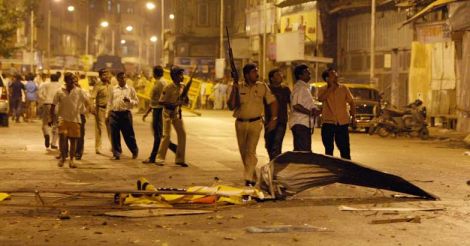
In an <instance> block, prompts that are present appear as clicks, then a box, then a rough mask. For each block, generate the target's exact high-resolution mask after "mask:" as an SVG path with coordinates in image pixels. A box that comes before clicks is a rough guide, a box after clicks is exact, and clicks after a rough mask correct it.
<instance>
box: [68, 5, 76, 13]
mask: <svg viewBox="0 0 470 246" xmlns="http://www.w3.org/2000/svg"><path fill="white" fill-rule="evenodd" d="M67 11H69V12H73V11H75V7H74V6H73V5H70V6H68V7H67Z"/></svg>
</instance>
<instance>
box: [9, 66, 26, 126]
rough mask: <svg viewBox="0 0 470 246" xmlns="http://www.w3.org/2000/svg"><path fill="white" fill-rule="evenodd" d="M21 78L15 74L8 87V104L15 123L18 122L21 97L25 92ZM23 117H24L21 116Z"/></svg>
mask: <svg viewBox="0 0 470 246" xmlns="http://www.w3.org/2000/svg"><path fill="white" fill-rule="evenodd" d="M21 80H22V78H21V75H20V74H15V76H14V80H13V82H12V83H11V84H10V85H9V88H10V90H9V91H10V104H11V109H12V114H13V119H14V120H15V122H16V123H19V122H20V116H21V114H22V112H21V111H22V104H23V102H22V98H23V93H24V92H25V86H24V84H23V83H22V82H21ZM23 119H24V118H23Z"/></svg>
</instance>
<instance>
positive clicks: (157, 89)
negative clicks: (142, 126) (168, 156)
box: [142, 65, 176, 164]
mask: <svg viewBox="0 0 470 246" xmlns="http://www.w3.org/2000/svg"><path fill="white" fill-rule="evenodd" d="M163 73H164V71H163V67H162V66H160V65H159V66H155V67H154V68H153V77H154V80H153V81H152V82H153V83H152V84H153V89H152V93H150V106H149V107H148V109H147V111H146V112H145V114H144V115H143V116H142V120H143V121H145V118H147V116H148V114H149V113H150V111H152V129H153V147H152V152H151V153H150V157H149V158H148V159H147V160H144V161H142V163H144V164H150V163H153V164H158V163H156V162H155V158H156V157H157V152H158V149H159V148H160V142H161V140H162V134H163V119H162V116H163V105H161V104H160V103H159V101H160V97H161V95H162V92H163V88H165V86H166V85H167V82H166V81H165V79H164V78H163ZM169 148H170V150H171V151H173V152H174V153H176V145H175V144H173V143H172V142H170V143H169Z"/></svg>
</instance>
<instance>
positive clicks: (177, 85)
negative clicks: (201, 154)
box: [157, 66, 188, 167]
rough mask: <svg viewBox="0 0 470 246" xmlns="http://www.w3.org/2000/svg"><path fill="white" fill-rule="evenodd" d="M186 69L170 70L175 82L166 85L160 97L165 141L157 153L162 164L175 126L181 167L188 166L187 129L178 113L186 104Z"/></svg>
mask: <svg viewBox="0 0 470 246" xmlns="http://www.w3.org/2000/svg"><path fill="white" fill-rule="evenodd" d="M183 74H184V69H182V68H179V67H176V66H175V67H173V68H172V69H171V71H170V75H171V80H173V83H171V84H168V85H167V86H165V88H164V89H163V92H162V96H161V98H160V102H159V103H160V104H161V105H163V107H164V110H163V141H162V143H161V145H160V149H159V150H158V155H157V159H158V161H157V163H159V164H162V163H163V162H164V161H165V158H166V152H167V150H168V147H169V145H170V136H171V126H172V125H173V127H174V128H175V131H176V136H177V138H178V147H177V148H176V158H175V164H176V165H179V166H181V167H188V164H187V163H186V160H185V155H186V131H185V129H184V124H183V119H182V118H180V117H179V115H178V108H179V107H180V106H181V105H182V104H184V101H185V100H182V98H181V93H182V92H183V89H184V84H183V80H184V76H183Z"/></svg>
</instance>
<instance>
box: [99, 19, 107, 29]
mask: <svg viewBox="0 0 470 246" xmlns="http://www.w3.org/2000/svg"><path fill="white" fill-rule="evenodd" d="M100 26H101V27H105V28H106V27H108V26H109V22H107V21H102V22H101V23H100Z"/></svg>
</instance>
